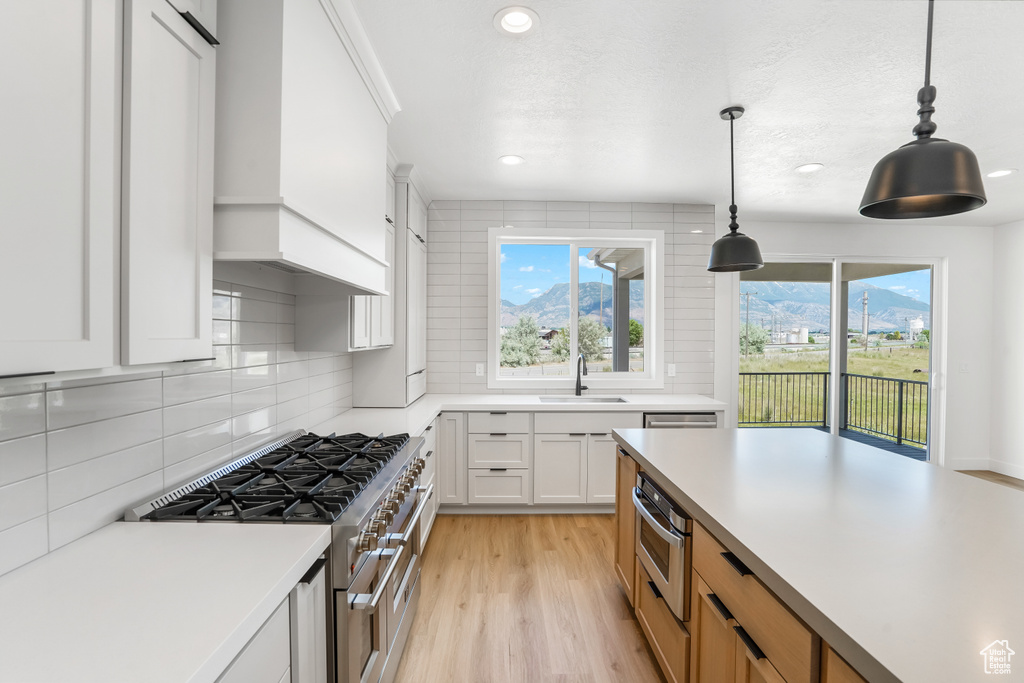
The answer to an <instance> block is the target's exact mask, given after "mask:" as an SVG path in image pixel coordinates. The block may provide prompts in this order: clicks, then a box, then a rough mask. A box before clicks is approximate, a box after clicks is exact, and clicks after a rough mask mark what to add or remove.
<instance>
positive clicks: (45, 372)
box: [0, 370, 57, 379]
mask: <svg viewBox="0 0 1024 683" xmlns="http://www.w3.org/2000/svg"><path fill="white" fill-rule="evenodd" d="M56 374H57V371H56V370H43V371H42V372H19V373H17V374H14V375H0V379H14V378H16V377H35V376H36V375H56Z"/></svg>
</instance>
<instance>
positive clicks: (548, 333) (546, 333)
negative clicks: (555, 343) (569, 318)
mask: <svg viewBox="0 0 1024 683" xmlns="http://www.w3.org/2000/svg"><path fill="white" fill-rule="evenodd" d="M557 336H558V330H546V329H543V328H541V331H540V338H541V339H543V340H544V341H551V340H552V339H554V338H555V337H557Z"/></svg>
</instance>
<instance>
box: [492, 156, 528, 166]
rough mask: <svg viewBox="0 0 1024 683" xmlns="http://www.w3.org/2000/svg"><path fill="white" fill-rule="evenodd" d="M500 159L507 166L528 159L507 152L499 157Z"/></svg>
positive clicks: (515, 164)
mask: <svg viewBox="0 0 1024 683" xmlns="http://www.w3.org/2000/svg"><path fill="white" fill-rule="evenodd" d="M498 161H500V162H501V163H503V164H505V165H506V166H518V165H519V164H521V163H523V162H524V161H526V159H524V158H522V157H521V156H516V155H515V154H506V155H505V156H503V157H498Z"/></svg>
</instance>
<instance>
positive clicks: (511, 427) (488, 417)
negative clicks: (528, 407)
mask: <svg viewBox="0 0 1024 683" xmlns="http://www.w3.org/2000/svg"><path fill="white" fill-rule="evenodd" d="M466 431H468V432H469V433H470V434H529V433H530V413H507V412H493V413H470V414H469V428H468V429H467V430H466Z"/></svg>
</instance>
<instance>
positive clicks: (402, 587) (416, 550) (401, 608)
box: [387, 484, 434, 655]
mask: <svg viewBox="0 0 1024 683" xmlns="http://www.w3.org/2000/svg"><path fill="white" fill-rule="evenodd" d="M414 490H415V491H416V492H417V495H416V496H415V498H414V499H413V504H414V505H415V507H413V508H412V509H411V510H410V513H409V514H408V515H406V516H405V517H404V519H403V521H402V524H401V528H400V529H399V530H398V531H397V532H396V533H392V534H388V536H387V540H388V544H389V545H392V546H396V547H404V548H405V550H406V554H405V556H404V557H403V558H402V561H401V564H399V565H398V568H397V569H396V570H395V572H394V573H393V574H392V575H391V582H390V585H389V586H388V592H387V598H388V608H389V614H388V645H389V648H390V647H391V646H392V645H394V643H395V640H396V637H397V636H398V634H399V631H400V630H402V629H403V627H404V629H405V630H408V627H409V624H407V623H404V619H403V617H404V616H406V610H407V609H408V608H409V605H410V604H412V603H414V602H415V600H416V596H417V595H418V592H419V576H420V555H421V554H422V552H423V541H422V537H421V534H420V518H421V517H422V516H423V513H424V511H425V510H426V509H427V506H428V505H430V503H429V500H430V496H431V494H432V493H433V491H434V485H433V484H431V485H430V486H429V487H427V488H426V490H423V489H421V488H420V487H418V486H417V487H416V488H415V489H414ZM403 644H404V643H400V644H399V645H398V646H396V650H397V651H398V654H399V655H400V654H401V646H402V645H403Z"/></svg>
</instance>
